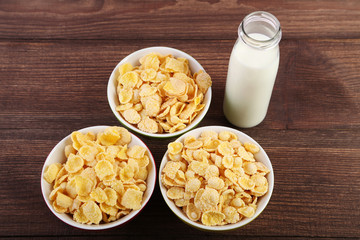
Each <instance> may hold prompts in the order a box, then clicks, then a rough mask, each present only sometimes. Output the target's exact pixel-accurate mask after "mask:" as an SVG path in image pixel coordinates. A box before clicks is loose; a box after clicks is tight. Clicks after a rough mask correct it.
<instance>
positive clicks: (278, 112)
mask: <svg viewBox="0 0 360 240" xmlns="http://www.w3.org/2000/svg"><path fill="white" fill-rule="evenodd" d="M256 10H265V11H269V12H271V13H273V14H274V15H275V16H277V17H278V18H279V20H280V22H281V25H282V29H283V40H282V41H281V43H280V49H281V50H280V51H281V57H280V67H279V72H278V76H277V80H276V83H275V87H274V91H273V95H272V99H271V102H270V106H269V110H268V114H267V117H266V119H265V120H264V122H262V123H261V124H260V125H258V126H256V127H254V128H250V129H239V128H236V129H239V130H241V131H243V132H244V133H246V134H248V135H250V136H251V137H253V138H254V139H255V140H256V141H258V143H259V144H261V146H262V147H263V148H264V149H265V151H266V152H267V154H268V155H269V157H270V159H271V161H272V164H273V168H274V174H275V188H274V192H273V195H272V198H271V200H270V203H269V205H268V206H267V208H266V209H265V211H264V212H263V213H262V214H261V215H260V216H259V217H258V218H257V219H256V220H254V221H253V222H252V223H251V224H248V225H247V226H245V227H243V228H240V229H237V230H235V231H231V232H225V233H217V234H214V233H208V232H202V231H199V230H196V229H193V228H191V227H189V226H187V225H186V224H184V223H182V222H181V221H180V220H179V219H178V218H177V217H176V216H175V215H174V214H173V213H172V212H171V211H170V209H169V208H168V207H167V206H166V204H165V201H164V200H163V199H162V196H161V194H160V191H159V189H158V187H156V189H155V191H154V194H153V196H152V198H151V201H150V202H149V203H148V205H147V206H146V207H145V209H144V210H143V211H142V212H141V213H140V215H139V216H138V217H137V218H136V219H134V220H133V221H132V222H130V223H128V224H126V225H125V226H122V227H119V228H115V229H110V230H106V231H101V232H88V231H82V230H79V229H75V228H72V227H70V226H67V225H66V224H65V223H63V222H61V221H60V220H59V219H57V218H56V217H55V216H54V215H53V214H52V213H51V212H50V211H49V209H48V208H47V206H46V204H45V202H44V200H43V198H42V195H41V189H40V175H41V169H42V166H43V163H44V161H45V159H46V157H47V155H48V154H49V152H50V151H51V149H52V148H53V147H54V146H55V145H56V144H57V142H58V141H60V140H61V139H62V138H64V137H65V136H67V135H68V134H70V133H71V132H72V131H74V130H77V129H81V128H84V127H88V126H94V125H119V122H118V121H117V120H116V118H115V117H114V116H113V114H112V112H111V110H110V107H109V106H108V103H107V98H106V87H107V82H108V78H109V76H110V73H111V71H112V69H113V67H114V66H115V65H116V64H117V63H118V62H119V61H120V60H121V59H122V58H124V57H125V56H126V55H128V54H130V53H131V52H133V51H135V50H138V49H141V48H145V47H150V46H169V47H174V48H178V49H180V50H183V51H185V52H187V53H189V54H190V55H192V56H193V57H194V58H196V59H197V60H198V61H199V62H200V63H201V64H202V66H203V67H204V68H205V70H206V71H207V72H208V73H209V74H210V75H211V77H212V80H213V87H212V89H213V99H212V103H211V106H210V109H209V111H208V113H207V115H206V117H205V119H204V120H203V121H202V122H201V123H200V124H199V126H207V125H222V126H229V127H233V128H235V127H234V126H232V125H231V124H230V123H229V122H228V121H227V120H226V119H225V117H224V115H223V112H222V101H223V97H224V88H225V82H226V74H227V66H228V61H229V56H230V53H231V50H232V47H233V44H234V42H235V40H236V38H237V27H238V25H239V23H240V22H241V20H242V19H243V17H244V16H245V15H246V14H248V13H250V12H253V11H256ZM359 26H360V1H355V0H353V1H351V0H345V1H332V0H320V1H310V0H304V1H301V2H300V1H290V0H284V1H282V0H275V1H271V2H269V1H249V0H245V1H236V0H228V1H225V0H208V1H206V0H197V1H196V0H178V1H168V0H160V1H138V0H136V1H126V2H125V1H105V0H104V1H95V0H94V1H68V0H65V1H64V0H63V1H41V0H35V1H25V0H16V1H7V0H5V1H0V52H1V54H0V136H1V137H0V151H1V153H0V199H1V201H0V223H1V224H0V238H4V239H6V238H8V239H23V238H33V239H39V238H43V239H55V238H56V239H57V238H65V239H88V238H99V239H114V238H119V239H155V238H156V239H169V238H171V239H219V238H222V239H224V240H227V239H254V240H255V239H319V238H320V239H359V236H360V225H359V223H360V211H359V207H358V205H359V203H360V162H359V156H360V81H359V80H360V71H359V69H360V60H359V54H358V53H359V51H360V32H359ZM139 137H140V138H141V139H142V140H143V141H144V142H145V143H146V144H147V145H148V146H149V148H150V150H151V151H152V153H153V155H154V158H155V161H156V165H157V166H159V165H160V162H161V159H162V157H163V154H164V153H165V151H166V146H167V144H168V143H169V142H170V141H172V140H174V138H171V139H165V140H164V139H162V140H161V139H150V138H147V137H144V136H139Z"/></svg>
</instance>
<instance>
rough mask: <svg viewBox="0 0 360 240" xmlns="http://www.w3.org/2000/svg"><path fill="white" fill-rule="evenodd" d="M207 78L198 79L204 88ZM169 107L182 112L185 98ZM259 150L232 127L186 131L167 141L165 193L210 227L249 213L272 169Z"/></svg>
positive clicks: (252, 212)
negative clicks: (258, 156)
mask: <svg viewBox="0 0 360 240" xmlns="http://www.w3.org/2000/svg"><path fill="white" fill-rule="evenodd" d="M171 64H175V65H176V63H171ZM175 65H173V66H175ZM180 76H181V75H180ZM181 79H185V76H181ZM204 79H206V77H205V76H201V75H200V76H198V78H197V80H198V82H200V83H201V84H203V85H202V86H203V87H204V86H206V84H204V83H203V82H204V81H205V80H204ZM186 81H191V78H190V80H189V79H187V80H186ZM174 91H175V90H174ZM200 91H201V90H200ZM172 93H174V92H172ZM169 101H170V100H169ZM171 101H172V100H171ZM165 108H169V105H167V103H166V105H165V106H164V109H165ZM171 108H172V109H173V114H175V115H176V114H178V115H179V116H180V115H181V113H180V114H179V112H180V110H179V109H181V108H182V104H181V103H176V105H172V107H171ZM182 111H183V110H182ZM259 151H260V148H259V147H258V146H257V145H255V144H253V143H244V144H242V143H241V142H240V141H239V140H238V137H237V135H236V134H235V133H233V132H230V131H222V132H214V131H205V132H203V133H201V135H200V137H198V138H196V137H195V136H188V137H186V138H185V139H184V141H183V142H172V143H169V144H168V152H167V153H168V155H167V156H168V162H167V163H166V164H165V167H164V168H163V169H162V173H161V182H162V184H163V185H164V186H165V188H166V189H167V197H168V198H169V199H171V200H173V201H174V203H175V205H176V206H177V207H179V208H181V209H182V211H183V212H184V213H185V214H186V216H187V217H188V218H189V219H190V220H192V221H194V222H200V223H202V224H204V225H207V226H219V225H225V224H234V223H237V222H239V221H241V219H243V218H251V217H252V216H253V215H254V214H255V211H256V207H257V205H256V204H257V201H258V199H259V198H260V197H261V196H263V195H265V194H266V193H267V192H268V188H269V184H268V181H267V178H266V175H267V174H268V173H269V172H270V170H269V169H268V168H267V167H266V166H265V165H264V164H263V163H260V162H257V161H256V153H258V152H259Z"/></svg>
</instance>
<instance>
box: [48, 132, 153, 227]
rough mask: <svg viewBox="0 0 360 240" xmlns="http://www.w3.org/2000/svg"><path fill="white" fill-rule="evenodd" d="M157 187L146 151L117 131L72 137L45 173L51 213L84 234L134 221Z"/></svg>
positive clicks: (58, 147) (59, 146)
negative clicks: (87, 231) (83, 230)
mask: <svg viewBox="0 0 360 240" xmlns="http://www.w3.org/2000/svg"><path fill="white" fill-rule="evenodd" d="M155 182H156V165H155V161H154V158H153V156H152V154H151V152H150V150H149V149H148V147H147V146H146V145H145V144H144V143H143V142H142V141H141V140H140V139H139V138H138V137H136V136H135V135H133V134H132V133H130V132H129V131H128V130H127V129H125V128H123V127H117V126H112V127H109V126H94V127H88V128H84V129H81V130H78V131H74V132H72V133H71V134H70V135H68V136H67V137H65V138H64V139H63V140H61V141H60V142H59V143H58V144H57V145H56V146H55V147H54V148H53V149H52V151H51V152H50V154H49V155H48V157H47V159H46V161H45V163H44V166H43V169H42V173H41V190H42V194H43V197H44V200H45V202H46V204H47V206H48V207H49V209H50V210H51V211H52V212H53V214H54V215H55V216H56V217H58V218H59V219H60V220H62V221H63V222H65V223H67V224H69V225H71V226H73V227H77V228H80V229H86V230H103V229H108V228H112V227H117V226H120V225H122V224H124V223H126V222H128V221H129V220H131V219H133V218H134V217H135V216H136V215H137V214H138V213H139V212H140V211H141V210H142V209H143V208H144V206H145V205H146V204H147V202H148V201H149V199H150V197H151V195H152V193H153V191H154V187H155Z"/></svg>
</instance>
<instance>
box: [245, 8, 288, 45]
mask: <svg viewBox="0 0 360 240" xmlns="http://www.w3.org/2000/svg"><path fill="white" fill-rule="evenodd" d="M238 34H239V38H240V39H241V40H242V41H243V42H244V43H245V44H247V45H248V46H250V47H252V48H255V49H259V50H266V49H271V48H274V47H276V46H277V45H278V44H279V42H280V40H281V36H282V32H281V27H280V22H279V20H278V19H277V18H276V17H275V16H274V15H272V14H270V13H268V12H263V11H258V12H253V13H250V14H249V15H247V16H246V17H245V18H244V20H243V21H242V23H241V24H240V26H239V29H238Z"/></svg>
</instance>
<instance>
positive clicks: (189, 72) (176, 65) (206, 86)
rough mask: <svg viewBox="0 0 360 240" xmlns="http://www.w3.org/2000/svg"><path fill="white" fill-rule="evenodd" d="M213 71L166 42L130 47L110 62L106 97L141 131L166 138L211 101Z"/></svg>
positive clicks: (199, 115) (184, 129)
mask: <svg viewBox="0 0 360 240" xmlns="http://www.w3.org/2000/svg"><path fill="white" fill-rule="evenodd" d="M211 84H212V81H211V77H210V76H209V74H207V73H206V72H205V70H204V68H203V67H202V66H201V65H200V63H199V62H198V61H196V60H195V59H194V58H193V57H191V56H190V55H189V54H187V53H185V52H183V51H180V50H178V49H174V48H169V47H150V48H144V49H141V50H138V51H136V52H133V53H131V54H130V55H128V56H127V57H125V58H124V59H122V60H121V61H120V62H119V63H118V64H117V65H116V67H115V68H114V70H113V71H112V73H111V76H110V78H109V82H108V87H107V97H108V101H109V105H110V108H111V110H112V112H113V113H114V115H115V116H116V118H117V119H118V120H119V121H120V122H121V123H122V124H123V125H124V126H125V127H127V128H128V129H131V130H133V131H135V132H138V133H140V134H142V135H145V136H149V137H156V138H168V137H174V136H177V135H180V134H183V133H185V132H187V131H189V130H190V129H192V128H194V127H195V126H196V125H197V124H199V123H200V121H201V120H202V119H203V118H204V116H205V115H206V113H207V111H208V109H209V107H210V103H211Z"/></svg>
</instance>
